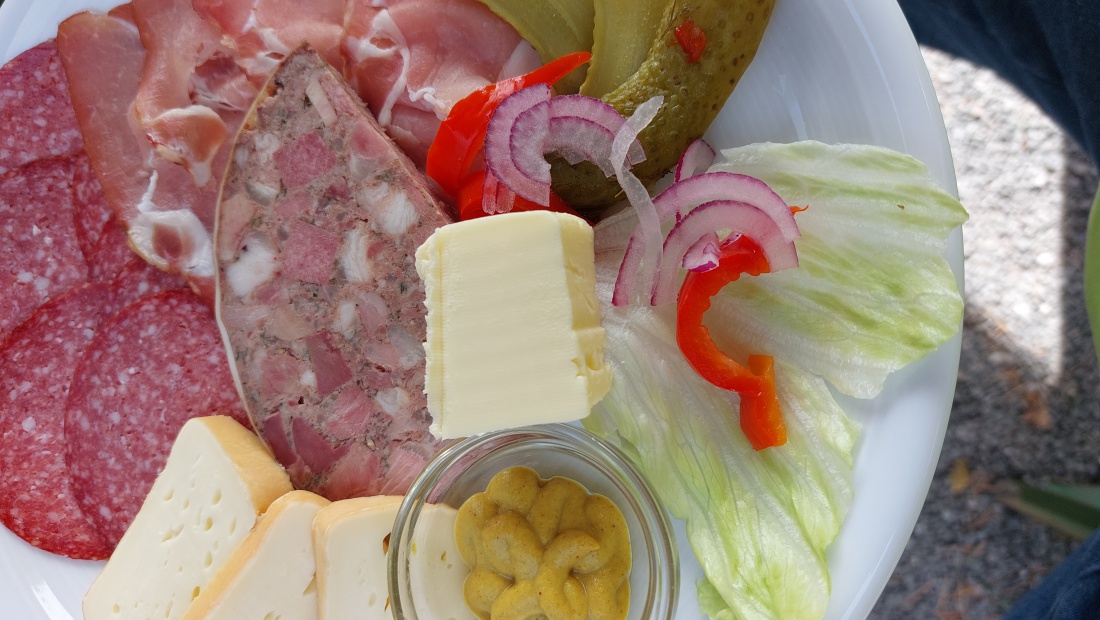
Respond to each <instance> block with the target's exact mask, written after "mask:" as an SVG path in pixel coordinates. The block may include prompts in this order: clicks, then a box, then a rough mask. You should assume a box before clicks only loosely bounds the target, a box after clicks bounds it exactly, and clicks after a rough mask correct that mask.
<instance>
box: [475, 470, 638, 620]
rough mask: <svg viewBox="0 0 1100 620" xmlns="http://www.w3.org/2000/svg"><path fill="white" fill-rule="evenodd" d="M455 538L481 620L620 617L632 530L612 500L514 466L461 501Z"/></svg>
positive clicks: (615, 619)
mask: <svg viewBox="0 0 1100 620" xmlns="http://www.w3.org/2000/svg"><path fill="white" fill-rule="evenodd" d="M455 541H456V543H457V546H458V550H459V553H460V554H461V555H462V559H463V561H464V562H466V564H467V565H469V566H470V568H471V570H470V574H469V576H467V577H466V581H465V584H464V596H465V599H466V605H467V606H468V607H469V608H470V610H471V611H473V612H474V613H475V614H476V615H477V616H478V617H479V618H482V619H483V620H489V619H492V620H509V619H515V620H531V619H534V618H547V619H548V620H622V619H624V618H626V613H627V608H628V606H629V602H630V582H629V581H628V578H629V576H630V562H631V556H630V534H629V532H628V531H627V527H626V520H625V519H624V518H623V515H622V512H621V511H620V510H619V508H618V507H617V506H615V504H614V503H613V502H611V500H609V499H607V498H606V497H604V496H602V495H594V494H590V493H588V491H587V490H586V489H585V488H584V487H583V486H581V485H580V484H578V483H577V482H575V481H573V480H570V479H568V478H563V477H554V478H551V479H550V480H543V479H542V478H540V477H539V475H538V474H537V473H536V472H535V471H534V470H532V469H530V468H527V467H509V468H508V469H505V470H503V471H501V472H500V473H498V474H497V475H496V476H494V477H493V479H492V480H491V481H490V482H489V485H488V487H487V488H486V490H485V491H484V492H483V493H478V494H476V495H474V496H472V497H470V499H468V500H466V502H465V503H463V505H462V507H461V508H460V509H459V510H458V517H457V518H456V520H455Z"/></svg>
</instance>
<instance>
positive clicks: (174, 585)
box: [83, 416, 292, 620]
mask: <svg viewBox="0 0 1100 620" xmlns="http://www.w3.org/2000/svg"><path fill="white" fill-rule="evenodd" d="M291 488H292V487H291V485H290V479H289V478H288V477H287V474H286V472H285V471H284V470H283V468H282V466H280V465H279V464H278V463H277V462H276V461H275V459H274V458H272V457H271V455H270V453H269V452H268V451H267V448H265V447H264V445H263V444H262V443H261V442H260V440H259V438H257V437H256V435H254V434H253V433H252V432H251V431H249V430H247V429H245V428H244V427H242V426H241V425H240V424H238V423H237V422H235V421H234V420H233V419H232V418H228V417H224V416H211V417H203V418H194V419H192V420H189V421H188V422H187V423H186V424H185V425H184V426H183V429H182V430H180V433H179V436H178V437H177V438H176V441H175V443H174V444H173V446H172V451H171V453H170V454H169V456H168V461H167V463H166V464H165V467H164V470H163V471H162V472H161V473H160V475H159V476H158V477H157V479H156V482H154V483H153V488H152V489H151V490H150V491H149V495H148V496H147V497H146V498H145V502H144V503H143V504H142V507H141V510H140V511H139V512H138V514H137V516H136V517H135V518H134V521H133V523H132V524H131V525H130V527H129V529H127V530H126V534H124V535H123V537H122V540H120V541H119V543H118V547H116V548H115V551H114V553H113V554H112V555H111V558H110V559H109V560H108V561H107V565H106V566H105V567H104V568H103V572H102V573H100V575H99V577H98V578H96V580H95V582H93V583H92V586H91V588H89V590H88V592H87V594H85V596H84V604H83V606H84V618H85V620H101V619H108V618H110V619H129V618H163V619H165V620H173V619H176V618H181V617H182V616H183V614H184V612H185V611H186V610H187V608H188V607H189V606H190V605H191V601H192V600H193V599H194V598H195V597H196V596H198V595H199V594H201V592H202V590H203V589H204V588H205V587H206V586H207V584H208V583H209V582H210V580H211V579H212V578H213V577H214V575H215V573H217V572H218V570H219V569H220V568H221V567H222V565H223V564H225V562H226V560H227V559H228V558H229V556H230V555H231V554H232V553H233V551H234V549H236V548H237V546H238V545H239V544H240V543H241V541H243V540H244V539H245V537H246V536H247V535H248V533H249V531H251V529H252V527H253V525H254V524H255V522H256V518H257V516H258V515H259V514H261V513H262V512H264V511H265V510H267V508H268V506H269V505H270V504H271V503H272V502H273V501H275V499H276V498H278V497H279V496H281V495H283V494H285V493H287V492H289V491H290V490H291Z"/></svg>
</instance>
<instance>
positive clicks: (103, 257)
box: [88, 216, 137, 282]
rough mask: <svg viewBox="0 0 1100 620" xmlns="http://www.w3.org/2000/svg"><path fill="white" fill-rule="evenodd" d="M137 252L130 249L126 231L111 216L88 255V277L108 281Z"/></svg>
mask: <svg viewBox="0 0 1100 620" xmlns="http://www.w3.org/2000/svg"><path fill="white" fill-rule="evenodd" d="M136 257H137V254H135V253H134V251H133V250H131V249H130V245H129V240H128V239H127V237H126V231H125V230H123V229H122V225H120V224H119V223H118V220H117V219H116V218H115V217H114V216H111V217H110V218H109V219H108V220H107V222H106V223H105V224H104V225H103V229H102V230H101V231H100V233H99V238H98V239H97V240H96V244H95V246H94V247H93V248H92V253H91V254H90V255H89V256H88V279H89V280H91V281H93V282H110V281H111V280H114V279H115V278H117V277H118V276H119V275H120V274H121V273H122V271H123V269H125V268H126V266H127V265H129V264H130V261H131V260H133V259H134V258H136Z"/></svg>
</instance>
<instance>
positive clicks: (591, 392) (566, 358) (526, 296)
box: [416, 211, 611, 439]
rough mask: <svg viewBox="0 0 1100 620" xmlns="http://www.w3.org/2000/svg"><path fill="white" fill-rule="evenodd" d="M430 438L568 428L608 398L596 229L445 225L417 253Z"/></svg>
mask: <svg viewBox="0 0 1100 620" xmlns="http://www.w3.org/2000/svg"><path fill="white" fill-rule="evenodd" d="M416 269H417V271H418V272H419V273H420V277H421V279H422V280H423V281H424V283H425V288H426V293H427V301H426V303H427V306H428V333H427V342H426V343H425V345H424V348H425V350H426V351H427V371H426V372H427V381H426V388H425V391H426V392H427V395H428V411H429V412H430V413H431V414H432V418H433V422H432V426H431V432H432V434H433V435H435V436H436V437H440V438H443V439H451V438H455V437H465V436H469V435H473V434H476V433H481V432H485V431H490V430H497V429H502V428H511V427H516V426H523V425H527V424H542V423H548V422H568V421H572V420H578V419H580V418H583V417H585V416H587V415H588V412H589V411H590V409H591V408H592V405H594V404H595V403H596V402H597V401H599V399H601V398H603V396H604V394H606V393H607V391H608V390H609V389H610V387H611V370H610V369H609V368H608V366H607V365H606V364H605V363H604V359H603V350H604V343H605V340H606V337H605V334H604V330H603V328H602V327H601V326H600V306H599V302H598V301H597V299H596V289H595V281H596V272H595V260H594V252H593V249H592V228H591V227H590V226H589V225H588V224H587V223H586V222H585V221H584V220H582V219H580V218H578V217H575V216H572V215H566V214H562V213H551V212H549V211H529V212H523V213H507V214H503V215H495V216H492V217H484V218H478V219H474V220H469V221H465V222H459V223H456V224H449V225H447V226H444V227H442V228H440V229H439V230H437V231H436V232H435V233H434V234H433V235H432V236H431V237H429V238H428V240H427V241H426V242H425V243H424V244H423V245H421V246H420V248H419V249H417V252H416Z"/></svg>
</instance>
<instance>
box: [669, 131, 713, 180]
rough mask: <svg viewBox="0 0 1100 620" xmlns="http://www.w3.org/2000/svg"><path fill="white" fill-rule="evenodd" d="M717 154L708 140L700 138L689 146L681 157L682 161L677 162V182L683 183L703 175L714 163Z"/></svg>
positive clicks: (675, 177)
mask: <svg viewBox="0 0 1100 620" xmlns="http://www.w3.org/2000/svg"><path fill="white" fill-rule="evenodd" d="M716 155H717V154H716V153H715V152H714V149H713V148H712V147H711V146H710V144H708V143H707V141H706V140H704V139H702V138H699V139H698V140H696V141H695V142H692V143H691V144H689V145H688V147H687V148H686V149H684V152H683V153H682V154H681V155H680V161H678V162H676V175H675V176H674V179H675V180H676V181H682V180H684V179H687V178H689V177H693V176H695V175H697V174H701V173H703V172H706V171H707V168H710V166H711V164H713V163H714V158H715V156H716Z"/></svg>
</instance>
